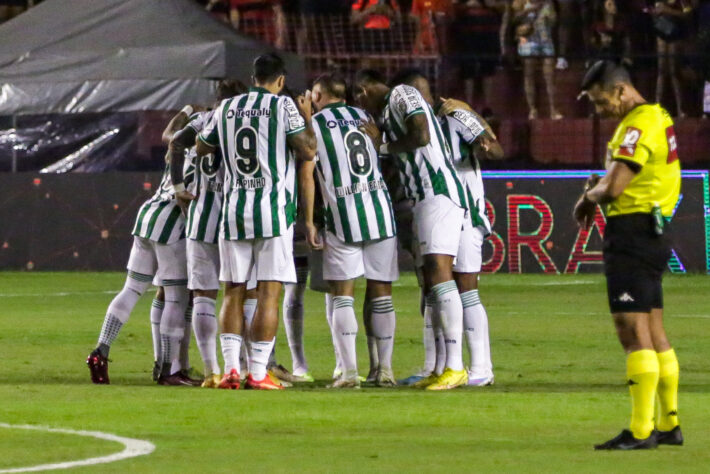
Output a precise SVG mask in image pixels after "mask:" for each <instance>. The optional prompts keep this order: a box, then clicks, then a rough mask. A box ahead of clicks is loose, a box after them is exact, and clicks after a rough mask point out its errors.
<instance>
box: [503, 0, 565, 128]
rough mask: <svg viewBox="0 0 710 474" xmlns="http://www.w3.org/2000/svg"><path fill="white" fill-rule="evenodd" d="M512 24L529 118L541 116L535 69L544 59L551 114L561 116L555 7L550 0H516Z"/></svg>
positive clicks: (543, 73) (553, 116)
mask: <svg viewBox="0 0 710 474" xmlns="http://www.w3.org/2000/svg"><path fill="white" fill-rule="evenodd" d="M511 11H512V18H513V26H514V28H515V37H516V38H517V41H518V54H519V55H520V57H521V58H522V60H523V74H524V81H523V84H524V88H525V99H526V100H527V103H528V108H529V113H528V118H529V119H531V120H532V119H535V118H537V116H538V112H537V106H536V101H535V96H536V92H535V71H536V70H537V67H538V64H539V62H540V61H542V75H543V78H544V80H545V86H546V89H547V99H548V101H549V104H550V118H552V119H553V120H559V119H561V118H562V114H560V113H559V112H558V111H557V109H556V108H555V45H554V43H553V41H552V30H553V28H554V26H555V22H556V21H557V15H556V13H555V8H554V6H553V5H552V2H551V1H550V0H513V4H512V10H511Z"/></svg>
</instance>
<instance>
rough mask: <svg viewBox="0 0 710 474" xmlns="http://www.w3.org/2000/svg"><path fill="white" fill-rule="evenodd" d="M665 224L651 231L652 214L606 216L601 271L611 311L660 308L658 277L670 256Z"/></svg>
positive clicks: (628, 311)
mask: <svg viewBox="0 0 710 474" xmlns="http://www.w3.org/2000/svg"><path fill="white" fill-rule="evenodd" d="M668 231H669V229H668V226H667V225H666V229H665V230H664V233H663V235H660V236H659V235H657V234H656V233H655V232H654V221H653V216H652V215H651V214H625V215H621V216H614V217H609V218H608V219H607V224H606V229H605V230H604V273H605V274H606V285H607V296H608V298H609V308H610V310H611V312H612V313H648V312H650V311H651V309H653V308H663V289H662V286H661V279H662V275H663V271H664V270H665V268H666V265H667V263H668V259H669V258H670V256H671V246H670V239H669V237H668Z"/></svg>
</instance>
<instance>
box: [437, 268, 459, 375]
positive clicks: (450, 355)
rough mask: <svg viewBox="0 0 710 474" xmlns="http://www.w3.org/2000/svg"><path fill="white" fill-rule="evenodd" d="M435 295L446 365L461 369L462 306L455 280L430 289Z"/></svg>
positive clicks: (453, 368)
mask: <svg viewBox="0 0 710 474" xmlns="http://www.w3.org/2000/svg"><path fill="white" fill-rule="evenodd" d="M431 291H432V293H433V294H434V295H436V310H437V312H438V313H439V317H440V318H441V327H442V329H443V331H444V342H445V344H446V367H447V368H449V369H452V370H463V354H462V349H463V344H462V341H461V339H462V337H463V306H462V305H461V297H460V296H459V291H458V288H457V287H456V282H454V281H453V280H449V281H445V282H443V283H439V284H438V285H434V286H433V287H432V289H431Z"/></svg>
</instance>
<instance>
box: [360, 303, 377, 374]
mask: <svg viewBox="0 0 710 474" xmlns="http://www.w3.org/2000/svg"><path fill="white" fill-rule="evenodd" d="M362 320H363V322H364V323H365V333H366V335H367V355H368V356H369V358H370V372H373V371H376V370H377V368H378V367H379V366H380V356H379V354H378V353H377V338H376V337H375V334H374V332H373V330H372V306H371V304H370V302H369V301H368V300H365V302H364V303H363V305H362Z"/></svg>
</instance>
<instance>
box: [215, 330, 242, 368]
mask: <svg viewBox="0 0 710 474" xmlns="http://www.w3.org/2000/svg"><path fill="white" fill-rule="evenodd" d="M219 342H220V345H221V346H222V358H223V359H224V373H225V374H228V373H230V372H231V371H232V369H236V370H237V372H239V352H240V349H241V346H242V336H240V335H239V334H232V333H222V334H220V335H219Z"/></svg>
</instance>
